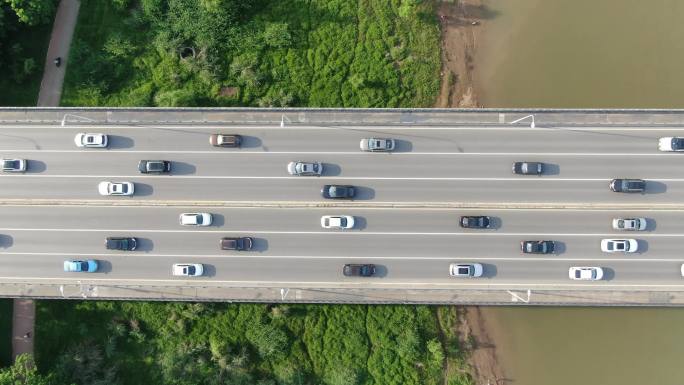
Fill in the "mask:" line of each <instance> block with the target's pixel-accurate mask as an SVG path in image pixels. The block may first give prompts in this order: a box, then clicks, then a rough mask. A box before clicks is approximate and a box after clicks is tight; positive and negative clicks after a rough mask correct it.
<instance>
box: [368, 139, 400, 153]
mask: <svg viewBox="0 0 684 385" xmlns="http://www.w3.org/2000/svg"><path fill="white" fill-rule="evenodd" d="M395 144H396V143H395V142H394V139H391V138H365V139H361V143H359V147H360V148H361V150H362V151H371V152H389V151H394V148H395Z"/></svg>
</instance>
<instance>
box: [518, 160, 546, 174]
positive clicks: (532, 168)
mask: <svg viewBox="0 0 684 385" xmlns="http://www.w3.org/2000/svg"><path fill="white" fill-rule="evenodd" d="M543 173H544V163H542V162H515V163H513V174H518V175H541V174H543Z"/></svg>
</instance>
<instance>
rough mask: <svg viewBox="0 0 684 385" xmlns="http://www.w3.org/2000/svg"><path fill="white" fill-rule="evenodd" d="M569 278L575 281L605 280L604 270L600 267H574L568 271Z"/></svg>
mask: <svg viewBox="0 0 684 385" xmlns="http://www.w3.org/2000/svg"><path fill="white" fill-rule="evenodd" d="M568 276H569V277H570V279H572V280H574V281H600V280H601V279H602V278H603V269H602V268H600V267H590V266H586V267H578V266H573V267H571V268H570V270H569V271H568Z"/></svg>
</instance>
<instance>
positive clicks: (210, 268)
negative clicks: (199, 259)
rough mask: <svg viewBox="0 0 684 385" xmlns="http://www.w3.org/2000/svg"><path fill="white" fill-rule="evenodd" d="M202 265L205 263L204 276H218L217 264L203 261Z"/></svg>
mask: <svg viewBox="0 0 684 385" xmlns="http://www.w3.org/2000/svg"><path fill="white" fill-rule="evenodd" d="M202 265H204V273H203V274H202V276H204V277H215V276H216V266H214V265H211V264H208V263H203V264H202ZM191 278H192V277H191ZM198 278H199V277H198Z"/></svg>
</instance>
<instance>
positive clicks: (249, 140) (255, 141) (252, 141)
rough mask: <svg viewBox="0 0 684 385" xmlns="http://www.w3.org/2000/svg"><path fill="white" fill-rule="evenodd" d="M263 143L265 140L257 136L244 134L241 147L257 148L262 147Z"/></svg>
mask: <svg viewBox="0 0 684 385" xmlns="http://www.w3.org/2000/svg"><path fill="white" fill-rule="evenodd" d="M262 145H263V142H262V141H261V138H258V137H256V136H246V135H242V144H241V145H240V147H242V148H257V147H261V146H262Z"/></svg>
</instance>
